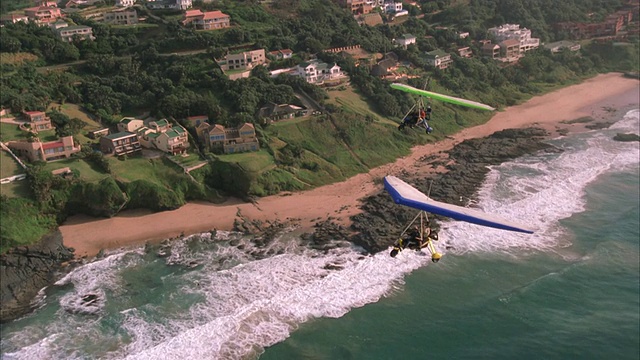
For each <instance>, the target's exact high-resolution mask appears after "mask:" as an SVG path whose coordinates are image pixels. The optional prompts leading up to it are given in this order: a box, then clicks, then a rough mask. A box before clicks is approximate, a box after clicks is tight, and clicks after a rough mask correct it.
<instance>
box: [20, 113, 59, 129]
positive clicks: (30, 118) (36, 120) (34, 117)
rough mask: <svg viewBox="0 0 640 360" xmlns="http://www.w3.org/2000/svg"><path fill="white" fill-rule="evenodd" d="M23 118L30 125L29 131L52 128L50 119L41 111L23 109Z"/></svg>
mask: <svg viewBox="0 0 640 360" xmlns="http://www.w3.org/2000/svg"><path fill="white" fill-rule="evenodd" d="M23 114H24V119H25V120H26V121H27V122H28V123H29V126H31V131H33V132H35V133H37V132H39V131H45V130H51V129H53V124H51V119H50V118H49V117H48V116H47V114H45V113H44V112H43V111H25V112H24V113H23Z"/></svg>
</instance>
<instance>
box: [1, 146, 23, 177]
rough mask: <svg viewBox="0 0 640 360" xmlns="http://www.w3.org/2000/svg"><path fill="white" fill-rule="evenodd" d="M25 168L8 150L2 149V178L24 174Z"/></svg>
mask: <svg viewBox="0 0 640 360" xmlns="http://www.w3.org/2000/svg"><path fill="white" fill-rule="evenodd" d="M23 173H24V169H22V167H21V166H20V165H19V164H18V162H17V161H16V160H15V159H14V158H13V157H12V156H11V155H9V153H8V152H6V151H0V178H6V177H9V176H14V175H19V174H23Z"/></svg>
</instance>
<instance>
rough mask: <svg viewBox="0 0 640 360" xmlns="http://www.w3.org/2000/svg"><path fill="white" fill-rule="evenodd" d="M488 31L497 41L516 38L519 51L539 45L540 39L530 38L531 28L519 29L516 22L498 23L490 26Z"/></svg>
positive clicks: (522, 51)
mask: <svg viewBox="0 0 640 360" xmlns="http://www.w3.org/2000/svg"><path fill="white" fill-rule="evenodd" d="M488 32H489V35H491V36H492V37H493V38H494V39H495V40H496V42H498V43H500V42H502V41H505V40H517V41H518V43H519V44H520V52H521V53H524V52H527V51H529V50H533V49H537V48H538V47H539V46H540V39H538V38H532V37H531V30H529V29H527V28H522V29H521V28H520V25H518V24H504V25H500V26H498V27H493V28H490V29H489V30H488Z"/></svg>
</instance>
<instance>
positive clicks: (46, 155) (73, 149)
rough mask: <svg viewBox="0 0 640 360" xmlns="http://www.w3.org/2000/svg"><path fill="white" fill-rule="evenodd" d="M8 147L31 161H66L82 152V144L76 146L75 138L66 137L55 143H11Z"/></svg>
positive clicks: (38, 141)
mask: <svg viewBox="0 0 640 360" xmlns="http://www.w3.org/2000/svg"><path fill="white" fill-rule="evenodd" d="M7 146H8V147H9V148H10V149H11V150H12V151H13V152H14V153H15V154H16V155H18V156H21V157H24V158H26V159H28V160H29V161H32V162H33V161H54V160H60V159H66V158H69V157H71V155H73V154H75V153H78V152H80V150H81V149H80V144H75V142H74V141H73V136H65V137H62V138H59V139H58V140H55V141H49V142H44V143H43V142H41V141H40V140H36V141H9V142H8V143H7Z"/></svg>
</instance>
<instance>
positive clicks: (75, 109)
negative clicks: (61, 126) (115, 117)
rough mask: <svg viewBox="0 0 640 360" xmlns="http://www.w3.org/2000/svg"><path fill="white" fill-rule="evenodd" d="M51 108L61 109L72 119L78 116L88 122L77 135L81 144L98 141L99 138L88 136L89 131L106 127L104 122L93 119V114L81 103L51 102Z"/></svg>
mask: <svg viewBox="0 0 640 360" xmlns="http://www.w3.org/2000/svg"><path fill="white" fill-rule="evenodd" d="M49 109H59V111H60V112H61V113H63V114H65V115H67V116H68V117H69V118H70V119H73V118H78V119H80V120H82V122H84V123H85V124H87V125H86V126H85V127H84V128H83V129H82V130H81V131H80V132H79V133H78V134H76V135H75V138H76V139H77V140H78V141H79V142H80V144H87V143H92V144H93V143H97V142H98V141H97V140H94V139H91V138H89V137H87V133H89V131H93V130H99V129H102V128H104V126H103V125H102V124H100V123H99V122H97V121H95V120H93V119H92V118H91V116H90V115H89V114H88V113H87V112H86V111H84V110H83V109H82V107H81V106H80V105H77V104H72V103H66V104H63V105H60V104H58V103H51V105H49Z"/></svg>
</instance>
